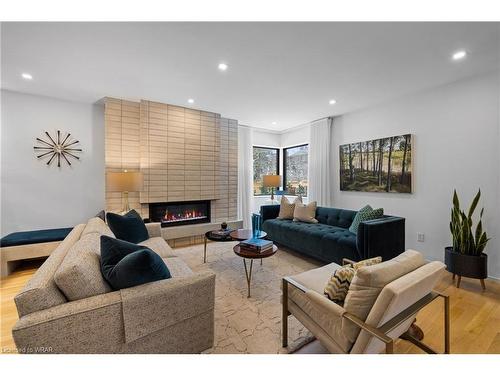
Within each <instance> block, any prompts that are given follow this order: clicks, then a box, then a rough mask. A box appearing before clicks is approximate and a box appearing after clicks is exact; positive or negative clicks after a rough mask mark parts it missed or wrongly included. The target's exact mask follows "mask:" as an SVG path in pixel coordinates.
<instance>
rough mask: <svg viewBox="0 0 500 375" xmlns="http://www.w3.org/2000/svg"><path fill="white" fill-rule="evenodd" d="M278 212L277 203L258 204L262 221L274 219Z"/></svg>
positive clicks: (278, 206)
mask: <svg viewBox="0 0 500 375" xmlns="http://www.w3.org/2000/svg"><path fill="white" fill-rule="evenodd" d="M279 213H280V205H279V204H270V205H264V206H260V219H261V221H262V223H263V222H264V221H266V220H269V219H276V218H277V217H278V215H279Z"/></svg>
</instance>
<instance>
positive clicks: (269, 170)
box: [253, 147, 280, 195]
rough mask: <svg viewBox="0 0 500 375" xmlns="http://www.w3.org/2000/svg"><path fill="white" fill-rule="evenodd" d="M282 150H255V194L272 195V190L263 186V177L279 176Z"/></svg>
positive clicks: (263, 148)
mask: <svg viewBox="0 0 500 375" xmlns="http://www.w3.org/2000/svg"><path fill="white" fill-rule="evenodd" d="M279 165H280V150H279V149H278V148H269V147H254V148H253V194H254V195H267V194H271V188H266V187H264V186H262V179H263V176H266V175H269V174H279Z"/></svg>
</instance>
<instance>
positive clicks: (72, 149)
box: [33, 130, 82, 168]
mask: <svg viewBox="0 0 500 375" xmlns="http://www.w3.org/2000/svg"><path fill="white" fill-rule="evenodd" d="M42 137H44V138H45V139H41V138H37V139H36V140H37V145H36V146H34V147H33V149H34V150H35V153H36V154H37V155H36V157H37V159H42V158H45V159H48V160H47V165H51V163H52V162H55V161H56V160H57V166H58V167H59V168H60V167H61V162H63V164H64V161H66V163H67V165H71V161H70V159H72V158H73V159H76V160H79V159H80V157H79V156H78V155H77V154H78V153H80V152H82V149H81V148H78V147H79V145H78V144H79V143H80V141H78V140H76V139H72V138H71V134H70V133H68V134H66V136H64V137H63V136H62V135H61V131H60V130H57V133H56V135H55V136H54V137H52V136H51V135H50V134H49V132H45V134H44V135H43V136H42Z"/></svg>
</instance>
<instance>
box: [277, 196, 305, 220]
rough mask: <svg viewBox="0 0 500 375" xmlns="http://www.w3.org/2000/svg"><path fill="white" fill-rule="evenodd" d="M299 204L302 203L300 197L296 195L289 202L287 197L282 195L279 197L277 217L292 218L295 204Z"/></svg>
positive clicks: (281, 218) (282, 218)
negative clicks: (291, 201)
mask: <svg viewBox="0 0 500 375" xmlns="http://www.w3.org/2000/svg"><path fill="white" fill-rule="evenodd" d="M297 203H298V204H301V203H302V198H301V197H296V198H295V200H294V201H293V203H290V201H289V200H288V198H287V197H285V196H284V195H283V196H282V197H281V203H280V213H279V215H278V219H280V220H285V219H288V220H292V219H293V213H294V211H295V205H296V204H297Z"/></svg>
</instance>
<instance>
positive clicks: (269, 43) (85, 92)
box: [1, 23, 499, 130]
mask: <svg viewBox="0 0 500 375" xmlns="http://www.w3.org/2000/svg"><path fill="white" fill-rule="evenodd" d="M1 38H2V60H1V61H2V77H1V78H2V88H5V89H9V90H15V91H20V92H26V93H32V94H39V95H46V96H52V97H57V98H61V99H67V100H73V101H82V102H88V103H93V102H96V101H97V100H99V99H101V98H102V97H104V96H112V97H119V98H126V99H134V100H137V99H141V98H142V99H150V100H156V101H161V102H166V103H171V104H178V105H183V106H188V103H187V99H188V98H194V99H195V103H194V104H193V107H196V108H200V109H205V110H208V111H214V112H218V113H221V114H222V115H223V116H226V117H231V118H236V119H238V120H239V122H240V123H243V124H246V125H250V126H255V127H262V128H267V129H273V130H284V129H287V128H291V127H294V126H296V125H300V124H303V123H306V122H309V121H312V120H314V119H317V118H321V117H324V116H328V115H336V114H341V113H345V112H349V111H352V110H355V109H359V108H363V107H367V106H370V105H374V104H376V103H379V102H382V101H386V100H389V99H391V98H394V97H397V96H401V95H404V94H408V93H412V92H416V91H420V90H423V89H426V88H430V87H433V86H438V85H442V84H445V83H448V82H452V81H456V80H459V79H462V78H465V77H468V76H473V75H476V74H480V73H483V72H487V71H492V70H494V69H498V66H499V24H498V23H3V24H2V30H1ZM461 48H464V49H466V50H467V51H468V52H469V55H468V57H467V58H466V59H465V60H463V61H460V62H455V61H451V54H452V53H453V52H454V51H455V50H457V49H461ZM221 61H224V62H227V64H228V65H229V69H228V70H227V71H226V72H221V71H219V70H218V69H217V65H218V63H219V62H221ZM22 72H28V73H30V74H32V75H33V80H32V81H25V80H23V79H22V78H21V73H22ZM332 98H334V99H336V100H337V104H336V105H334V106H331V105H329V104H328V101H329V100H330V99H332ZM272 122H276V125H273V124H272Z"/></svg>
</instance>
